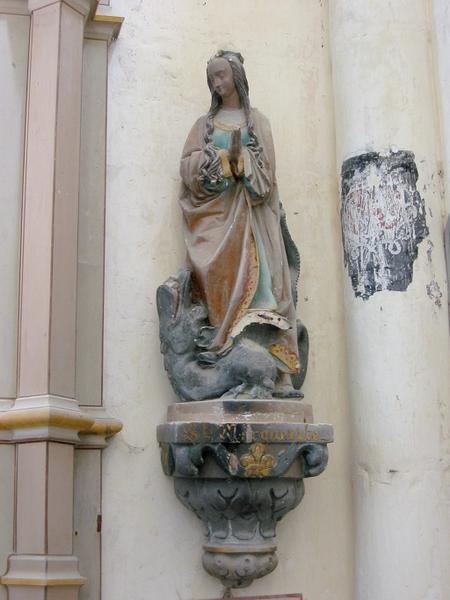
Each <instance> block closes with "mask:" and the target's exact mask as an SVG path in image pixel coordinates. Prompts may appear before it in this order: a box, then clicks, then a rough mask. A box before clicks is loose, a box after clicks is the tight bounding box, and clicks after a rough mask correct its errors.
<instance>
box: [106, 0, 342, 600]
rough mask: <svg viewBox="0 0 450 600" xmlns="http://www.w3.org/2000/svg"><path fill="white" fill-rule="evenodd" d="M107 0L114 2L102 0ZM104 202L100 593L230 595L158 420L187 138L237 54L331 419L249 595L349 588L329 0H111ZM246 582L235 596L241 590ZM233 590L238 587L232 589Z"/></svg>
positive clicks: (325, 596) (163, 401)
mask: <svg viewBox="0 0 450 600" xmlns="http://www.w3.org/2000/svg"><path fill="white" fill-rule="evenodd" d="M108 10H110V9H108ZM111 10H112V11H113V13H114V14H118V15H121V16H124V17H125V23H124V25H123V28H122V32H121V35H120V38H119V40H118V41H117V42H115V44H113V46H112V49H111V58H110V72H109V108H108V110H109V112H108V165H107V203H106V282H105V286H106V287H105V356H104V361H105V362H104V367H105V372H104V403H105V407H106V409H107V410H108V411H109V412H110V413H111V414H113V415H115V416H117V417H119V418H120V419H122V421H123V422H124V429H123V432H122V433H121V434H119V435H118V436H116V437H115V438H114V439H113V441H112V443H111V446H110V447H109V448H108V450H106V452H105V453H104V459H103V486H104V488H103V536H102V537H103V549H102V556H103V576H102V594H103V598H104V600H119V599H122V598H133V600H144V599H147V598H149V597H156V595H158V597H161V598H167V599H168V600H169V599H170V600H172V599H175V598H178V599H179V600H193V599H195V600H197V599H202V598H208V597H218V596H219V595H221V586H220V584H219V583H218V582H217V581H216V580H214V579H213V578H211V577H209V576H208V575H207V574H206V573H204V572H203V570H202V567H201V545H202V539H203V538H202V533H201V527H200V523H199V522H198V521H197V520H196V518H195V517H194V516H193V515H192V514H191V513H189V512H188V511H187V510H186V509H184V508H183V507H182V506H181V505H180V504H179V503H178V501H177V500H176V498H175V495H174V493H173V483H172V481H171V480H170V479H168V478H166V477H165V476H164V475H163V474H162V471H161V467H160V463H159V452H158V447H157V443H156V441H155V429H156V426H157V424H158V423H160V422H162V421H164V419H165V412H166V408H167V405H168V404H169V403H170V402H172V401H173V400H174V394H173V392H172V391H171V388H170V386H169V383H168V380H167V378H166V376H165V373H164V370H163V364H162V360H161V356H160V353H159V340H158V318H157V313H156V306H155V292H156V288H157V286H158V285H159V284H160V283H162V282H163V281H164V280H165V279H166V278H167V277H168V276H169V275H171V274H172V273H175V272H176V271H177V269H178V268H179V267H180V266H181V265H182V263H183V257H184V248H183V241H182V235H181V217H180V212H179V209H178V206H177V193H178V188H179V175H178V165H179V157H180V153H181V149H182V146H183V144H184V141H185V137H186V135H187V133H188V131H189V129H190V127H191V126H192V124H193V122H194V121H195V120H196V119H197V118H198V116H199V115H200V114H202V113H204V112H206V111H207V109H208V106H209V91H208V89H207V85H206V81H205V68H206V61H207V59H208V58H209V57H210V56H211V55H212V54H213V53H214V52H215V51H216V50H217V49H218V48H223V47H228V48H232V49H236V50H239V51H241V52H242V54H243V55H244V57H245V64H246V68H247V75H248V78H249V81H250V87H251V99H252V103H253V104H254V106H257V107H258V108H259V109H260V110H261V111H262V112H264V113H265V114H266V115H267V116H269V118H270V120H271V123H272V127H273V133H274V139H275V145H276V151H277V165H278V167H277V168H278V180H279V187H280V192H281V198H282V201H283V203H284V206H285V208H286V211H287V213H288V218H289V223H290V228H291V232H292V235H293V237H294V239H295V240H296V241H297V243H298V245H299V247H300V251H301V254H302V275H301V290H300V306H299V314H300V315H301V317H302V319H303V320H304V322H305V323H306V324H307V326H308V327H309V330H310V334H311V344H312V350H311V352H312V354H311V360H310V368H309V374H308V377H307V381H306V384H305V387H304V391H305V395H306V398H305V401H306V402H310V403H312V404H313V406H314V410H315V417H316V420H317V421H322V422H331V423H333V424H334V426H335V431H336V440H337V441H336V443H335V444H334V445H333V446H332V447H331V448H330V451H331V459H330V464H329V467H328V470H327V472H326V473H325V474H324V475H322V476H321V477H320V478H318V479H317V480H309V481H307V482H306V488H307V492H306V497H305V499H304V501H303V503H302V505H301V506H300V507H299V508H298V509H297V510H296V511H294V512H293V513H291V514H290V515H288V516H287V517H285V519H284V521H283V522H282V523H281V524H280V526H279V556H280V564H279V566H278V568H277V570H276V571H275V572H274V573H273V574H272V575H270V576H269V577H267V578H265V579H264V580H262V581H260V582H256V583H255V584H254V585H253V587H252V588H251V592H250V593H254V594H256V593H265V594H270V593H272V594H275V593H287V592H303V593H304V594H305V595H306V598H308V600H313V599H319V598H320V600H351V598H352V597H353V596H352V580H353V570H352V569H353V557H352V523H351V504H350V473H349V466H348V465H349V464H350V448H349V439H350V432H349V425H348V406H347V394H346V375H345V360H344V354H345V351H344V346H343V309H342V302H341V293H342V292H341V283H340V271H339V265H340V263H341V249H340V248H341V247H340V229H339V221H338V191H337V182H336V177H335V155H334V122H333V103H332V102H333V101H332V92H331V76H330V65H329V48H328V23H327V15H328V5H327V2H324V1H320V2H311V1H310V0H284V2H283V4H282V9H281V8H280V5H279V4H276V3H274V2H269V1H266V2H262V1H260V0H247V1H246V2H237V1H232V2H222V1H219V0H210V1H205V0H168V1H166V2H159V1H156V0H148V1H147V2H140V1H138V0H126V1H125V0H115V2H114V3H113V6H112V9H111ZM243 594H244V592H241V593H240V595H243ZM236 595H239V594H238V593H237V594H236Z"/></svg>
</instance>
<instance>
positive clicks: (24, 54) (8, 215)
mask: <svg viewBox="0 0 450 600" xmlns="http://www.w3.org/2000/svg"><path fill="white" fill-rule="evenodd" d="M29 27H30V19H29V17H26V16H22V15H6V14H0V81H1V108H0V181H1V185H0V281H1V294H0V364H1V368H0V403H1V399H2V398H15V396H16V354H17V313H18V292H19V289H18V288H19V251H20V219H21V206H22V170H23V147H24V146H23V144H24V121H25V100H26V83H27V64H28V37H29Z"/></svg>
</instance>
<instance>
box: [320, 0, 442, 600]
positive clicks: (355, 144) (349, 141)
mask: <svg viewBox="0 0 450 600" xmlns="http://www.w3.org/2000/svg"><path fill="white" fill-rule="evenodd" d="M330 10H331V48H332V63H333V78H334V92H335V114H336V140H337V168H338V173H339V174H340V172H341V168H342V165H343V163H344V161H346V159H348V158H349V157H354V156H361V155H363V154H365V153H368V152H374V153H380V155H379V156H378V157H375V155H372V156H371V157H367V156H366V157H363V159H362V160H361V161H360V162H359V166H357V167H356V168H355V169H354V170H352V171H351V172H348V171H347V174H346V179H345V180H346V183H347V184H348V187H347V188H345V189H344V190H343V194H342V201H343V203H344V204H345V206H346V208H347V210H346V211H345V212H344V215H343V218H342V225H343V239H344V246H345V248H346V251H347V261H348V262H349V263H351V264H349V270H350V272H351V273H350V274H352V275H353V282H352V281H351V279H350V274H349V272H347V269H346V270H345V271H343V277H344V279H345V282H344V290H345V292H344V293H345V305H346V335H347V349H348V365H349V383H350V395H351V404H352V421H353V448H354V472H353V478H354V501H355V519H356V549H355V550H356V551H355V556H356V598H357V600H400V599H402V600H403V599H406V598H408V600H446V599H447V598H448V591H449V589H450V569H449V568H448V566H449V564H450V536H449V531H450V528H449V521H448V518H449V517H448V502H449V496H450V485H449V480H448V463H449V455H448V413H449V365H450V362H449V359H450V354H449V336H448V322H447V310H446V304H447V284H446V277H445V265H444V251H443V243H442V239H443V218H442V212H443V207H444V203H443V198H442V193H441V184H440V179H441V176H440V140H439V131H438V119H437V109H436V98H435V97H434V94H433V90H434V84H435V82H434V71H433V60H432V52H431V48H430V41H429V40H430V34H431V29H430V21H429V15H428V11H427V2H425V1H424V0H395V2H391V1H388V0H365V1H364V2H361V0H333V2H332V3H330ZM390 148H393V150H394V152H393V153H391V154H388V152H389V149H390ZM396 149H399V150H401V151H410V152H413V153H414V155H415V164H416V166H417V169H418V180H417V191H418V192H419V193H420V196H421V198H422V200H423V205H422V201H420V200H419V199H418V197H417V195H414V194H413V191H414V182H415V176H414V167H413V165H412V162H411V158H410V159H409V162H408V160H406V159H405V160H400V159H401V158H402V156H406V157H407V156H408V155H402V154H401V152H395V150H396ZM384 154H386V156H383V155H384ZM397 159H399V160H398V161H397V162H398V163H399V162H401V165H402V166H400V165H399V164H397V165H395V162H396V160H397ZM345 164H346V165H347V167H348V165H349V163H345ZM353 166H355V163H354V165H353ZM389 169H393V170H391V171H389ZM405 174H406V178H405ZM422 208H423V209H424V214H425V217H424V215H423V214H421V210H422ZM424 219H425V220H426V227H427V228H428V231H429V233H428V235H425V234H426V230H425V229H424V223H423V220H424ZM421 227H422V229H421ZM424 235H425V237H424V239H422V241H421V238H422V237H423V236H424ZM407 248H409V256H410V257H411V258H410V266H411V267H412V275H411V281H410V282H409V283H408V281H407V279H408V260H407V256H406V254H408V250H407ZM415 248H417V251H418V256H417V258H416V259H415V260H414V249H415ZM349 253H350V254H351V256H349ZM397 253H398V254H397ZM405 253H406V254H405ZM368 257H369V258H368ZM350 259H351V260H350ZM402 261H403V262H402ZM402 268H403V271H402ZM373 270H375V281H374V285H373V286H372V289H370V288H371V286H370V285H369V286H367V287H366V288H365V287H364V282H367V281H368V280H370V277H371V275H370V272H371V271H373ZM402 273H403V274H405V273H406V275H405V277H404V278H403V279H402V277H401V275H402ZM405 279H406V281H405ZM352 283H353V284H354V285H353V286H352ZM396 287H397V288H400V289H399V291H393V290H390V289H389V288H396ZM377 288H379V291H375V290H376V289H377ZM358 294H359V296H358ZM363 296H365V297H366V299H363ZM446 469H447V473H446Z"/></svg>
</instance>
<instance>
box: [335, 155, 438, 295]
mask: <svg viewBox="0 0 450 600" xmlns="http://www.w3.org/2000/svg"><path fill="white" fill-rule="evenodd" d="M417 178H418V173H417V167H416V164H415V162H414V154H413V153H412V152H407V151H399V152H392V153H390V154H388V155H381V154H379V153H377V152H369V153H366V154H361V155H359V156H354V157H352V158H349V159H348V160H346V161H345V162H344V163H343V165H342V179H341V185H342V188H341V200H342V205H341V224H342V240H343V245H344V262H345V266H346V267H347V271H348V274H349V276H350V279H351V282H352V287H353V290H354V292H355V296H356V297H360V298H363V299H364V300H367V299H368V298H370V296H372V295H373V294H374V293H375V292H378V291H381V290H393V291H405V290H406V289H407V287H408V286H409V284H410V283H411V281H412V278H413V263H414V261H415V259H416V258H417V251H418V245H419V244H420V242H421V241H422V240H423V239H424V238H425V237H426V236H427V235H428V227H427V224H426V218H425V203H424V201H423V199H422V198H421V196H420V194H419V192H418V191H417V188H416V183H417Z"/></svg>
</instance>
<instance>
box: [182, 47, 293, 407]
mask: <svg viewBox="0 0 450 600" xmlns="http://www.w3.org/2000/svg"><path fill="white" fill-rule="evenodd" d="M243 62H244V60H243V58H242V56H241V55H240V54H239V53H235V52H231V51H219V52H218V53H217V54H216V55H215V56H214V57H213V58H212V59H211V60H210V61H209V62H208V66H207V80H208V86H209V88H210V90H211V107H210V109H209V112H208V114H207V115H205V116H203V117H201V118H200V119H198V121H197V122H196V123H195V124H194V126H193V128H192V130H191V132H190V134H189V136H188V138H187V141H186V144H185V147H184V150H183V154H182V159H181V177H182V180H183V186H182V188H183V189H182V193H181V197H180V205H181V209H182V212H183V217H184V231H185V241H186V248H187V256H188V264H189V268H190V270H191V271H192V285H193V297H195V298H197V299H201V300H203V301H204V303H205V305H206V307H207V310H208V319H209V323H210V325H211V327H210V328H208V330H209V333H208V336H207V341H206V342H205V343H204V344H203V345H204V347H205V349H206V352H204V353H203V359H204V360H206V361H211V362H214V361H215V360H220V358H221V356H224V355H226V353H227V352H229V351H230V349H231V348H232V346H233V344H234V343H235V340H236V339H237V338H238V337H239V336H242V335H249V336H250V337H251V338H252V339H253V340H256V341H257V342H258V343H260V344H261V345H263V346H264V347H265V348H266V350H267V351H268V352H269V353H270V355H271V356H272V357H273V359H274V361H275V364H276V366H277V369H278V373H279V375H278V378H277V381H276V387H275V390H274V393H273V395H275V396H282V397H298V396H301V394H300V393H299V392H298V391H297V390H295V389H294V388H293V386H292V383H291V376H292V375H295V374H297V373H298V372H299V369H300V364H299V351H298V342H297V327H296V316H295V305H294V297H293V296H294V294H295V293H296V292H295V286H296V284H297V278H298V264H295V265H294V266H293V265H292V262H298V261H297V260H294V261H292V260H291V261H290V262H291V264H290V262H289V260H288V255H289V256H290V257H291V259H292V256H293V255H294V258H295V259H298V253H297V251H296V248H295V246H294V244H293V242H292V240H291V238H290V236H289V233H288V232H287V228H286V227H285V223H283V221H282V215H281V208H280V201H279V198H278V191H277V183H276V179H275V154H274V147H273V141H272V134H271V130H270V125H269V122H268V120H267V119H266V117H265V116H264V115H262V114H261V113H260V112H259V111H258V110H257V109H255V108H252V107H251V106H250V102H249V86H248V82H247V78H246V75H245V71H244V66H243ZM283 225H284V227H283Z"/></svg>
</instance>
